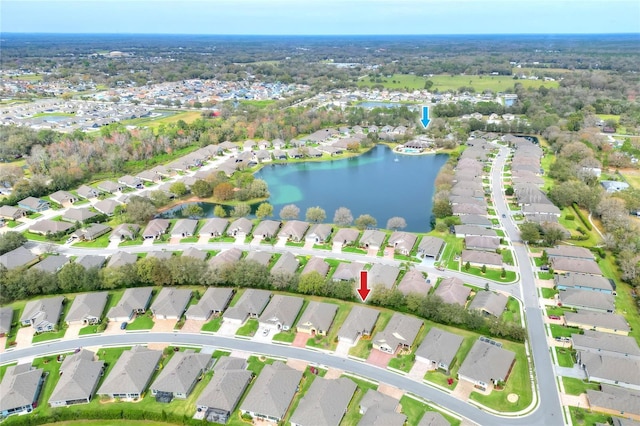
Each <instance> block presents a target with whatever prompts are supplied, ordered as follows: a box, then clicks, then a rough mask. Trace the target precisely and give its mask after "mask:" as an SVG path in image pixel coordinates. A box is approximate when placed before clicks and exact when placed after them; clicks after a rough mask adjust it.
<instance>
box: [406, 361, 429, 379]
mask: <svg viewBox="0 0 640 426" xmlns="http://www.w3.org/2000/svg"><path fill="white" fill-rule="evenodd" d="M427 371H429V364H427V363H426V362H422V361H416V362H415V363H414V364H413V367H411V370H410V371H409V373H408V374H407V377H410V378H412V379H414V380H417V381H419V382H422V380H424V376H425V374H427Z"/></svg>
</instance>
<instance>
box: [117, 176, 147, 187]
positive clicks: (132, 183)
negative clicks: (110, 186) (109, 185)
mask: <svg viewBox="0 0 640 426" xmlns="http://www.w3.org/2000/svg"><path fill="white" fill-rule="evenodd" d="M118 183H119V184H120V185H123V186H126V187H127V188H133V189H143V188H144V184H143V183H142V180H140V178H137V177H133V176H130V175H126V176H122V177H121V178H120V179H118Z"/></svg>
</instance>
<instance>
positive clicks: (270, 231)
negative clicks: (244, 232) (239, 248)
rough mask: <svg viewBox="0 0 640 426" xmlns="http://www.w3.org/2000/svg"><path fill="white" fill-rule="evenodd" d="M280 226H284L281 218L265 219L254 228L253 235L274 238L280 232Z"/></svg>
mask: <svg viewBox="0 0 640 426" xmlns="http://www.w3.org/2000/svg"><path fill="white" fill-rule="evenodd" d="M280 226H282V222H280V221H279V220H263V221H262V222H260V223H259V224H258V225H257V226H256V229H254V231H253V236H254V237H261V238H264V239H269V238H273V237H275V236H276V235H277V234H278V231H279V230H280Z"/></svg>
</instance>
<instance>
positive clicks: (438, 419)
mask: <svg viewBox="0 0 640 426" xmlns="http://www.w3.org/2000/svg"><path fill="white" fill-rule="evenodd" d="M418 426H451V423H449V421H448V420H447V419H445V418H444V416H443V415H442V414H440V413H438V412H437V411H427V412H426V413H424V416H422V418H421V419H420V422H419V423H418Z"/></svg>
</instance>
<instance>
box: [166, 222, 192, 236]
mask: <svg viewBox="0 0 640 426" xmlns="http://www.w3.org/2000/svg"><path fill="white" fill-rule="evenodd" d="M197 227H198V221H197V220H194V219H178V220H177V221H176V224H175V225H174V226H173V229H172V230H171V238H185V237H192V236H194V235H195V233H196V228H197Z"/></svg>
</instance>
